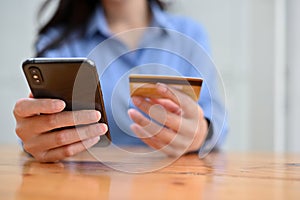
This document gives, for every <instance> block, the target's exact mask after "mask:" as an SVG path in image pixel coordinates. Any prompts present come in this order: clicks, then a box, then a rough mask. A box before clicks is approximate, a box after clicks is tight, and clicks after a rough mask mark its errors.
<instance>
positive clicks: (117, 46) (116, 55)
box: [36, 2, 227, 155]
mask: <svg viewBox="0 0 300 200" xmlns="http://www.w3.org/2000/svg"><path fill="white" fill-rule="evenodd" d="M150 8H151V11H152V14H153V19H152V23H151V26H149V28H147V29H135V30H132V31H129V32H126V33H122V34H131V33H133V32H134V31H143V34H142V35H143V36H142V39H141V41H140V43H139V44H138V47H137V48H135V49H129V48H128V47H127V46H126V45H125V44H124V43H122V42H121V41H120V40H119V39H118V35H112V34H111V32H110V30H109V27H108V25H107V22H106V20H105V16H104V12H103V10H102V8H101V7H100V8H98V9H96V11H95V13H94V14H93V16H92V17H91V19H90V21H89V23H88V26H87V30H86V31H85V34H84V35H83V36H82V35H80V34H79V31H78V32H76V31H75V32H74V33H73V34H72V35H70V36H69V37H68V38H67V39H65V40H64V42H63V43H62V44H61V45H60V46H59V47H56V48H54V49H50V50H47V51H46V52H45V53H44V55H43V56H44V57H88V58H90V59H91V60H93V61H94V62H95V63H96V66H97V70H98V73H99V77H100V83H101V88H102V92H103V95H104V102H105V108H106V111H107V117H108V121H109V129H110V133H111V135H112V141H113V143H115V144H117V145H119V144H126V145H139V144H143V142H142V141H141V140H140V139H139V138H137V137H136V136H135V134H134V133H132V131H131V130H130V128H129V125H130V124H131V123H132V121H131V120H130V119H129V117H128V115H127V110H128V108H129V107H132V103H131V101H130V96H129V94H130V93H129V83H128V75H129V74H159V75H178V76H190V77H202V78H203V79H204V84H203V85H202V90H201V94H200V100H199V104H200V106H201V107H202V109H203V111H204V115H205V117H206V118H207V119H208V120H209V121H210V124H211V127H210V131H211V133H212V137H211V138H209V139H207V140H206V142H205V144H204V145H203V146H202V148H201V149H200V151H199V153H200V154H202V155H204V154H205V153H207V152H208V151H209V150H211V149H212V148H213V147H215V146H216V145H220V143H221V142H222V141H223V138H224V136H225V135H226V132H227V121H226V111H225V109H224V104H223V103H224V102H223V100H222V98H221V95H220V91H222V90H220V89H219V88H218V85H217V81H218V80H220V78H219V77H218V72H217V70H216V68H215V66H214V64H213V62H212V60H211V58H210V56H209V54H210V49H209V45H208V41H207V36H206V34H205V31H204V29H203V28H202V27H201V26H200V25H199V24H198V23H196V22H194V21H193V20H191V19H188V18H184V17H180V16H175V15H171V14H169V13H166V12H164V11H162V10H161V9H160V8H159V6H158V5H157V4H156V3H154V2H151V3H150ZM60 33H61V29H60V28H59V27H58V28H52V29H51V30H49V31H48V32H47V33H46V34H44V35H42V36H40V38H39V41H38V43H37V46H36V48H37V51H39V50H41V49H43V48H44V47H45V46H46V45H47V44H49V42H51V41H52V40H53V39H54V38H56V37H57V36H58V35H59V34H60Z"/></svg>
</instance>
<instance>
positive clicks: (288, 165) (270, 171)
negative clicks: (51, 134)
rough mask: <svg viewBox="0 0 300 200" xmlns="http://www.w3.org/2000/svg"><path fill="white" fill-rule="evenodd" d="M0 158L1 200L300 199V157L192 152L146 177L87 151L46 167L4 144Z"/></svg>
mask: <svg viewBox="0 0 300 200" xmlns="http://www.w3.org/2000/svg"><path fill="white" fill-rule="evenodd" d="M112 155H113V154H112ZM0 157H1V159H0V199H1V200H2V199H3V200H9V199H28V200H29V199H30V200H34V199H38V200H47V199H51V200H58V199H64V200H67V199H72V200H76V199H86V200H90V199H97V200H101V199H117V200H123V199H139V200H140V199H154V200H156V199H172V200H173V199H184V200H190V199H198V200H201V199H204V200H206V199H230V200H231V199H239V200H240V199H263V200H265V199H272V200H277V199H287V200H290V199H298V200H299V199H300V155H279V154H270V153H225V152H218V153H211V154H210V155H209V156H207V157H206V158H205V159H203V160H199V158H198V157H197V156H196V155H194V154H193V155H186V156H183V157H181V158H180V159H178V160H176V161H175V162H173V163H171V164H169V165H168V166H166V167H164V168H162V169H160V170H157V171H153V172H148V173H125V172H120V171H117V170H114V169H111V168H110V167H109V166H106V165H104V164H103V163H101V162H98V161H96V160H95V159H93V158H91V156H89V154H88V153H83V154H81V155H79V156H77V157H74V158H71V159H68V160H65V161H63V162H58V163H47V164H45V163H44V164H42V163H38V162H36V161H34V160H33V159H32V158H30V157H28V156H27V155H26V154H24V153H22V151H21V150H20V147H18V146H1V147H0ZM108 158H109V159H110V160H109V162H108V163H111V164H116V166H118V165H119V166H121V165H122V163H120V162H119V163H117V161H114V160H113V159H112V158H111V155H110V156H108ZM118 159H120V158H118ZM154 159H157V158H154ZM121 162H123V161H121ZM140 164H141V166H143V164H142V163H139V162H136V160H135V161H134V162H132V163H125V164H124V165H128V166H127V167H130V166H138V165H140Z"/></svg>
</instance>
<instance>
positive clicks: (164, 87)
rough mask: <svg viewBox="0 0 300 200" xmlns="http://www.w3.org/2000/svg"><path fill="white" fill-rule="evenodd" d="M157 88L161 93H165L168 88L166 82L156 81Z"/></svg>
mask: <svg viewBox="0 0 300 200" xmlns="http://www.w3.org/2000/svg"><path fill="white" fill-rule="evenodd" d="M156 85H157V90H158V91H160V92H162V93H165V92H167V90H168V86H167V85H166V84H163V83H157V84H156Z"/></svg>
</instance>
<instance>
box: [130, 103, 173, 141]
mask: <svg viewBox="0 0 300 200" xmlns="http://www.w3.org/2000/svg"><path fill="white" fill-rule="evenodd" d="M128 115H129V117H130V118H131V119H132V120H133V122H135V123H136V124H138V125H139V126H141V127H143V129H144V130H145V131H146V132H147V133H148V135H146V137H147V138H149V137H157V138H159V139H160V141H162V142H163V143H166V144H168V143H169V142H171V141H172V139H173V138H174V137H175V133H174V132H171V131H170V132H166V133H165V134H164V135H163V136H160V134H161V133H162V131H163V130H164V129H166V128H165V127H163V126H161V125H159V124H157V123H155V122H153V121H151V120H149V119H148V118H146V117H145V116H143V115H142V114H141V113H140V112H139V111H137V110H134V109H130V110H128Z"/></svg>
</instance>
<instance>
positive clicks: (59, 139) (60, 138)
mask: <svg viewBox="0 0 300 200" xmlns="http://www.w3.org/2000/svg"><path fill="white" fill-rule="evenodd" d="M66 142H67V136H66V133H65V132H64V131H59V132H57V133H55V143H56V144H57V145H58V146H62V145H64V144H66Z"/></svg>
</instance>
